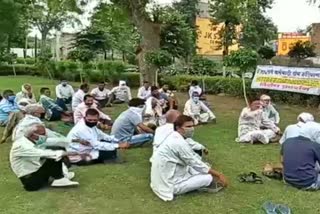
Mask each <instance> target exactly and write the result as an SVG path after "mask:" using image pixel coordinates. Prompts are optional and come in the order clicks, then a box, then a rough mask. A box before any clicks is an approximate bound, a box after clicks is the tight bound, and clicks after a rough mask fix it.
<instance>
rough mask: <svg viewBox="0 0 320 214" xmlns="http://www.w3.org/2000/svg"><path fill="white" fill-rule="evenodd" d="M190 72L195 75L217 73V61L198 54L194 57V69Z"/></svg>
mask: <svg viewBox="0 0 320 214" xmlns="http://www.w3.org/2000/svg"><path fill="white" fill-rule="evenodd" d="M189 74H191V75H192V74H193V75H209V76H214V75H217V63H216V62H215V61H213V60H210V59H207V58H204V57H202V56H196V57H194V58H193V59H192V69H191V70H190V71H189Z"/></svg>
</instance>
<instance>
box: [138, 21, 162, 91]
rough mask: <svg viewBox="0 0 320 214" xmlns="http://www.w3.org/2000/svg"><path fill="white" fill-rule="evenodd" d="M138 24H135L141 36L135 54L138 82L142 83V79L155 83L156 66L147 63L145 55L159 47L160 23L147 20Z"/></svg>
mask: <svg viewBox="0 0 320 214" xmlns="http://www.w3.org/2000/svg"><path fill="white" fill-rule="evenodd" d="M138 24H139V25H138ZM138 24H137V25H136V26H137V28H138V31H139V33H140V35H141V37H142V39H141V42H140V51H139V53H138V54H137V59H138V66H139V70H140V84H141V85H142V83H143V81H148V82H149V83H150V84H151V85H157V84H158V83H157V78H156V75H157V67H155V66H153V65H150V64H148V63H147V62H146V60H145V55H146V53H148V52H152V51H156V50H158V49H159V48H160V25H159V24H155V23H152V22H148V21H143V22H141V23H138Z"/></svg>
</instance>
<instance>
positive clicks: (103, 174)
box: [0, 77, 320, 214]
mask: <svg viewBox="0 0 320 214" xmlns="http://www.w3.org/2000/svg"><path fill="white" fill-rule="evenodd" d="M24 82H29V83H31V84H33V86H34V88H35V90H37V89H39V88H40V87H42V86H49V87H50V88H53V87H54V85H55V84H56V82H57V81H49V80H45V79H40V78H34V77H17V78H14V77H1V78H0V90H1V91H2V90H4V89H7V88H12V89H14V90H16V91H17V90H18V89H20V86H21V84H22V83H24ZM208 97H209V100H210V102H211V104H212V105H213V106H214V112H215V114H216V115H217V118H218V122H217V124H216V125H207V126H202V127H199V128H197V129H196V135H195V139H196V140H197V141H199V142H201V143H203V144H205V145H206V146H207V147H208V148H209V150H210V154H209V156H208V158H207V160H210V162H211V163H213V166H214V168H215V169H217V170H220V171H222V172H223V173H225V174H226V175H227V177H228V178H229V180H230V187H229V188H228V189H226V190H225V191H224V192H221V193H219V194H217V195H211V194H197V193H191V194H187V195H184V196H179V197H177V198H176V200H174V201H173V202H168V203H165V202H162V201H161V200H160V199H158V198H157V197H156V196H155V195H154V194H153V193H152V191H151V190H150V187H149V173H150V164H149V157H150V155H151V147H145V148H140V149H132V150H128V151H124V152H122V155H123V156H124V157H125V158H126V159H127V160H128V161H129V162H128V163H126V164H123V165H95V166H89V167H78V168H75V169H74V171H75V172H76V175H77V177H76V180H77V181H79V182H80V187H79V188H76V189H46V190H43V191H39V192H33V193H28V192H25V191H24V190H23V189H22V186H21V184H20V182H19V180H18V179H17V178H16V177H15V175H14V174H13V173H12V172H11V170H10V167H9V163H8V153H9V150H10V146H11V143H7V144H4V145H0V213H12V214H17V213H32V214H38V213H39V214H40V213H41V214H42V213H50V214H51V213H61V214H62V213H75V214H84V213H90V214H93V213H101V214H104V213H110V214H111V213H117V214H122V213H139V214H144V213H146V214H150V213H171V214H173V213H176V214H180V213H181V214H189V213H190V214H195V213H216V214H224V213H228V214H229V213H235V214H251V213H263V211H262V210H261V205H262V204H263V202H265V201H267V200H271V201H273V202H276V203H284V204H287V205H289V206H290V207H291V208H292V209H293V211H294V213H303V214H309V213H310V214H312V213H315V214H316V213H320V206H319V204H318V203H319V201H320V194H319V192H318V193H317V192H303V191H299V190H296V189H294V188H292V187H289V186H286V185H284V184H283V183H282V182H279V181H273V180H268V179H265V183H264V184H263V185H250V184H241V183H239V182H238V181H237V179H236V177H237V175H238V174H239V173H242V172H249V171H255V172H260V171H261V170H262V168H263V166H264V164H265V163H268V162H277V161H278V154H279V146H278V145H266V146H262V145H254V146H253V145H240V144H238V143H235V142H234V139H235V137H236V134H237V121H238V116H239V113H240V111H241V108H242V107H243V106H244V101H243V100H239V99H236V98H230V97H217V96H208ZM179 98H180V103H181V104H182V103H184V101H185V95H181V96H180V95H179ZM125 108H126V107H125V106H121V107H117V108H112V109H108V110H107V113H109V114H110V115H112V116H113V118H115V116H116V115H117V114H118V113H119V112H121V111H122V110H123V109H125ZM278 109H279V110H280V114H281V117H282V122H281V127H282V128H285V126H286V125H287V124H290V123H294V122H295V121H296V116H297V114H298V113H300V112H302V111H309V112H311V113H313V114H314V115H316V109H305V108H302V107H298V106H290V107H289V106H286V105H278ZM0 131H2V130H0ZM62 131H64V132H67V130H62Z"/></svg>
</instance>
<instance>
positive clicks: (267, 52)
mask: <svg viewBox="0 0 320 214" xmlns="http://www.w3.org/2000/svg"><path fill="white" fill-rule="evenodd" d="M258 54H259V56H260V57H261V58H262V59H266V60H270V59H272V57H274V56H275V55H276V53H275V52H274V50H273V49H272V48H270V47H269V46H262V47H260V49H259V50H258Z"/></svg>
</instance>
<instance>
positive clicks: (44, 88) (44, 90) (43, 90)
mask: <svg viewBox="0 0 320 214" xmlns="http://www.w3.org/2000/svg"><path fill="white" fill-rule="evenodd" d="M46 90H50V89H49V88H46V87H43V88H41V89H40V94H44V92H46Z"/></svg>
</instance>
